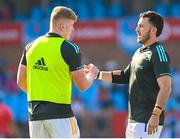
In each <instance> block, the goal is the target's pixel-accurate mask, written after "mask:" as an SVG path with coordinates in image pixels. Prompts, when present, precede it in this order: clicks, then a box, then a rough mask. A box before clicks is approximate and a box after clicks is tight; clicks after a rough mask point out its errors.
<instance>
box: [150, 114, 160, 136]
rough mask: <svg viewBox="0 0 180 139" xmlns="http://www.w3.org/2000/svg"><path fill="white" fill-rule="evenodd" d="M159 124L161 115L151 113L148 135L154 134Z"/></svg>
mask: <svg viewBox="0 0 180 139" xmlns="http://www.w3.org/2000/svg"><path fill="white" fill-rule="evenodd" d="M158 125H159V116H158V115H151V117H150V119H149V121H148V135H150V134H154V133H155V132H157V130H158Z"/></svg>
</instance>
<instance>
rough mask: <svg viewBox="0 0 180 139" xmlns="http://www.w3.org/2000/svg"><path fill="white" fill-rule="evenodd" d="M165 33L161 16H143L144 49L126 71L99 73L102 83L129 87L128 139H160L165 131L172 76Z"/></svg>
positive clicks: (141, 36)
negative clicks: (159, 38) (163, 43)
mask: <svg viewBox="0 0 180 139" xmlns="http://www.w3.org/2000/svg"><path fill="white" fill-rule="evenodd" d="M162 29H163V18H162V17H161V16H160V15H159V14H158V13H156V12H153V11H147V12H144V13H141V14H140V19H139V22H138V25H137V28H136V32H137V42H139V43H141V44H142V47H141V48H139V49H138V50H137V51H136V52H135V53H134V55H133V57H132V60H131V62H130V63H129V65H128V66H127V67H126V68H125V69H124V70H115V71H100V72H99V76H98V79H99V80H103V81H107V82H111V83H117V84H129V101H128V106H129V117H128V125H127V129H126V137H127V138H141V137H142V138H143V137H152V138H154V137H155V138H158V137H159V136H160V133H161V130H162V127H163V123H164V111H163V109H164V107H165V105H166V102H167V100H168V98H169V96H170V93H171V73H170V67H169V64H170V59H169V56H168V54H167V52H166V50H165V49H164V47H163V45H162V44H161V43H160V42H159V41H158V37H159V36H160V34H161V32H162Z"/></svg>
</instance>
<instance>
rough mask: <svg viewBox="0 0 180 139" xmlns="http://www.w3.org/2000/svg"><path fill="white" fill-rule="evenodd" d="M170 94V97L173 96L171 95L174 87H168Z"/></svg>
mask: <svg viewBox="0 0 180 139" xmlns="http://www.w3.org/2000/svg"><path fill="white" fill-rule="evenodd" d="M167 90H168V93H169V96H170V95H171V93H172V87H171V86H170V87H168V89H167Z"/></svg>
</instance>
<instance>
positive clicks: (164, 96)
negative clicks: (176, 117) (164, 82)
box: [156, 87, 171, 109]
mask: <svg viewBox="0 0 180 139" xmlns="http://www.w3.org/2000/svg"><path fill="white" fill-rule="evenodd" d="M170 94H171V89H170V88H169V87H164V88H162V89H160V90H159V93H158V96H157V99H156V106H159V107H161V108H162V109H164V107H165V105H166V103H167V101H168V99H169V96H170Z"/></svg>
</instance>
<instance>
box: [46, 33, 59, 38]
mask: <svg viewBox="0 0 180 139" xmlns="http://www.w3.org/2000/svg"><path fill="white" fill-rule="evenodd" d="M46 37H61V38H62V36H61V35H59V34H57V33H54V32H48V33H46Z"/></svg>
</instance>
